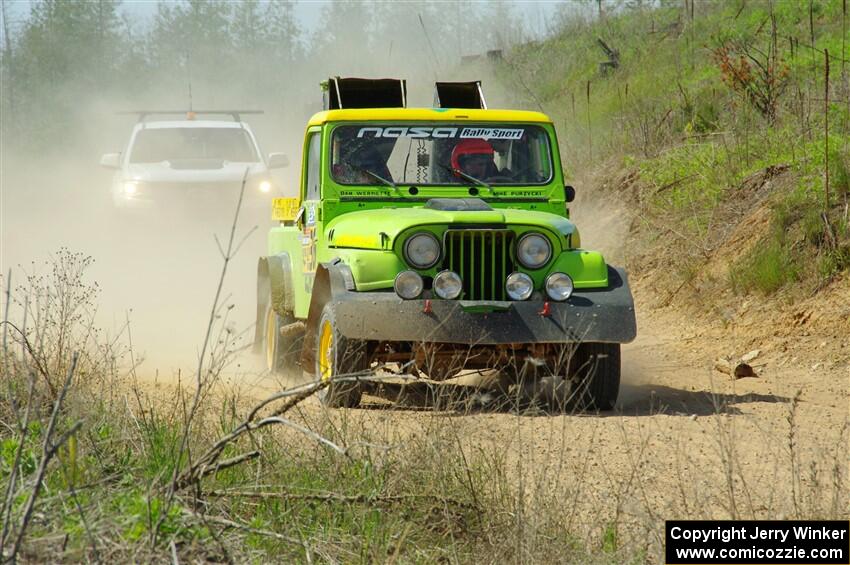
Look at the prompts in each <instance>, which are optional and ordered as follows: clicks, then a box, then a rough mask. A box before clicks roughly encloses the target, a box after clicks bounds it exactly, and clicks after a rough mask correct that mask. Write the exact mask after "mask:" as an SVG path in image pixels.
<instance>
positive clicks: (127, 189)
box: [124, 182, 139, 196]
mask: <svg viewBox="0 0 850 565" xmlns="http://www.w3.org/2000/svg"><path fill="white" fill-rule="evenodd" d="M138 189H139V185H137V184H136V183H134V182H125V183H124V194H126V195H128V196H132V195H133V194H136V191H137V190H138Z"/></svg>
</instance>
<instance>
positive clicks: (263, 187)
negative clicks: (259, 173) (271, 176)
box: [257, 180, 272, 192]
mask: <svg viewBox="0 0 850 565" xmlns="http://www.w3.org/2000/svg"><path fill="white" fill-rule="evenodd" d="M257 188H259V189H260V192H269V191H271V189H272V183H270V182H269V181H267V180H264V181H263V182H261V183H260V184H259V185H257Z"/></svg>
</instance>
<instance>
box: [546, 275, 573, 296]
mask: <svg viewBox="0 0 850 565" xmlns="http://www.w3.org/2000/svg"><path fill="white" fill-rule="evenodd" d="M573 288H574V287H573V279H571V278H570V275H568V274H566V273H552V274H551V275H549V276H548V277H546V294H548V295H549V298H551V299H552V300H554V301H556V302H563V301H564V300H566V299H567V298H569V297H570V296H572V294H573Z"/></svg>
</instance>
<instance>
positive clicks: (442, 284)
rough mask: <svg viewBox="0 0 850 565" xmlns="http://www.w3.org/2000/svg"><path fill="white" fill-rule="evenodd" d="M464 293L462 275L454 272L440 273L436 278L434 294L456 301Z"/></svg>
mask: <svg viewBox="0 0 850 565" xmlns="http://www.w3.org/2000/svg"><path fill="white" fill-rule="evenodd" d="M462 291H463V281H462V280H461V279H460V275H459V274H457V273H455V272H452V271H440V272H439V273H437V276H436V277H434V292H436V293H437V296H439V297H440V298H444V299H446V300H454V299H455V298H457V297H458V296H460V293H461V292H462Z"/></svg>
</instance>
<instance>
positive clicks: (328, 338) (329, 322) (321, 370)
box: [315, 305, 370, 408]
mask: <svg viewBox="0 0 850 565" xmlns="http://www.w3.org/2000/svg"><path fill="white" fill-rule="evenodd" d="M315 348H316V349H315V351H316V355H315V357H316V375H317V376H318V377H319V378H320V379H322V381H325V380H329V381H330V384H328V386H326V387H325V388H323V389H321V390H320V391H319V392H318V393H317V394H316V395H317V396H318V397H319V400H320V401H321V402H322V404H324V405H325V406H329V407H332V408H356V407H357V406H358V405H359V404H360V399H361V397H362V395H363V393H362V390H361V387H360V383H358V382H337V381H334V380H333V379H334V378H335V377H341V376H354V375H356V374H358V373H359V374H362V373H365V372H366V371H367V370H368V369H369V365H370V364H369V358H368V356H367V352H366V342H364V341H361V340H356V339H348V338H346V337H344V336H343V335H341V334H340V333H339V331H338V328H337V325H336V317H335V313H334V310H333V307H332V306H330V305H328V306H325V309H324V311H323V312H322V317H321V319H320V320H319V325H318V327H317V328H316V343H315Z"/></svg>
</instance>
